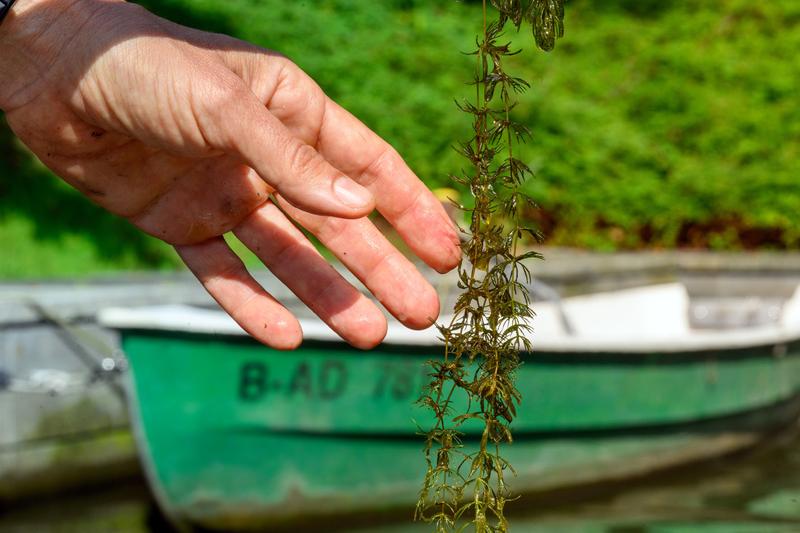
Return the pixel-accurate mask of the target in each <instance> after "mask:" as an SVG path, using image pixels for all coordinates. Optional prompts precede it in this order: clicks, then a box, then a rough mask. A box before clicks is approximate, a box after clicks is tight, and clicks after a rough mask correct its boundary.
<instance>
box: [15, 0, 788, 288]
mask: <svg viewBox="0 0 800 533" xmlns="http://www.w3.org/2000/svg"><path fill="white" fill-rule="evenodd" d="M141 3H142V4H144V5H145V6H147V7H149V8H150V9H152V10H154V11H156V12H158V13H160V14H162V15H163V16H166V17H168V18H171V19H173V20H176V21H178V22H182V23H184V24H187V25H192V26H197V27H201V28H205V29H208V30H211V31H220V32H226V33H232V34H235V35H237V36H238V37H241V38H244V39H248V40H250V41H253V42H256V43H258V44H260V45H263V46H265V47H269V48H273V49H276V50H279V51H281V52H283V53H285V54H287V55H289V56H290V57H291V58H292V59H293V60H294V61H296V62H297V63H298V64H300V65H301V66H302V67H303V68H304V69H305V70H306V71H307V72H309V74H311V75H312V76H314V77H315V78H316V79H317V80H318V81H319V83H320V85H322V87H323V88H324V89H325V90H326V91H327V92H328V93H329V94H330V95H331V96H332V97H333V98H335V99H336V100H338V101H339V102H341V103H342V104H343V105H344V106H345V107H347V108H348V109H350V110H351V111H352V112H353V113H354V114H356V115H357V116H359V117H360V118H361V119H362V120H364V121H365V122H366V123H367V124H368V125H369V126H370V127H372V128H373V129H375V130H376V131H377V132H379V133H380V134H381V135H383V136H384V137H385V138H387V139H388V140H389V141H390V142H392V144H394V145H395V146H396V147H397V148H398V149H399V150H400V151H401V152H402V153H403V154H404V155H405V156H406V158H407V159H408V161H409V163H410V164H411V166H412V167H413V168H414V169H415V170H416V171H417V172H418V173H419V174H420V176H421V177H422V178H423V179H424V180H425V181H426V182H427V183H428V184H429V185H431V186H442V185H445V184H447V183H448V179H447V176H448V174H450V173H453V172H457V171H458V170H459V169H460V167H461V166H462V165H463V162H462V161H461V160H460V159H459V157H458V156H457V155H456V154H455V152H454V151H453V150H452V149H451V146H452V144H453V143H454V142H455V141H456V140H459V139H463V138H464V137H465V135H466V134H467V132H468V131H469V124H468V122H467V119H466V118H465V117H464V116H462V114H461V113H459V112H457V111H456V110H455V107H454V105H453V100H454V98H461V97H469V96H470V95H471V94H472V89H471V88H470V87H469V86H467V85H466V84H465V82H466V81H468V79H469V78H470V76H471V73H472V70H471V69H472V67H473V58H472V57H470V56H468V55H465V54H462V53H459V51H468V50H469V49H470V48H471V47H472V46H474V34H475V30H476V27H477V24H479V23H480V20H481V18H480V2H476V1H474V0H470V1H468V2H458V1H456V0H425V1H423V0H382V1H380V2H364V1H363V0H295V1H292V2H279V1H277V0H226V1H225V2H218V1H216V0H144V1H142V2H141ZM511 37H513V40H514V41H515V45H517V46H518V47H522V48H525V49H527V51H530V52H533V50H531V48H532V43H531V39H530V37H529V36H528V35H520V36H510V38H511ZM798 50H800V2H797V1H796V0H772V1H770V2H753V1H752V0H678V1H674V2H664V1H659V0H604V1H603V2H597V1H593V0H572V1H571V2H569V3H568V12H567V36H566V38H565V39H564V40H562V41H561V43H560V44H559V46H558V47H557V48H556V50H555V51H554V52H553V53H551V54H542V53H535V52H533V53H528V54H523V55H520V56H517V58H516V60H515V62H516V64H515V66H514V69H513V70H514V71H515V72H517V73H519V75H521V76H523V77H525V78H527V79H529V80H531V81H533V87H532V89H531V90H530V92H529V93H528V95H527V96H526V97H525V98H523V99H522V102H521V104H520V106H519V107H518V108H517V114H518V116H519V117H521V118H522V119H523V120H524V121H525V122H527V123H528V124H529V125H530V127H531V129H532V130H533V132H534V138H533V140H532V142H531V143H530V146H529V147H528V148H527V149H526V151H525V152H524V156H525V157H526V159H528V160H529V161H530V162H531V164H532V167H533V168H534V169H535V170H536V173H537V175H536V178H535V179H534V180H532V181H531V182H530V184H529V188H530V192H531V193H532V194H533V195H534V196H535V197H536V198H537V199H538V200H539V203H540V205H541V209H539V210H536V211H531V212H530V213H529V216H530V218H531V219H532V220H534V221H536V222H537V223H538V224H539V225H540V226H541V228H542V229H543V230H544V232H545V235H546V236H547V239H548V242H549V243H551V244H558V245H574V246H584V247H590V248H596V249H617V248H641V247H675V246H689V247H710V248H718V249H719V248H721V249H731V248H733V249H735V248H754V247H772V248H798V247H799V246H800V223H797V222H796V221H795V220H794V218H795V213H797V212H800V179H798V178H800V172H799V171H800V165H799V164H798V162H797V161H798V155H800V154H799V153H798V152H800V103H798V98H797V94H798V92H799V91H798V80H800V54H798V53H797V51H798ZM9 142H10V141H9V140H8V139H7V138H3V137H2V136H1V135H0V149H2V152H0V153H2V158H3V159H4V161H3V162H2V164H0V238H2V239H3V240H5V239H6V238H7V237H5V236H4V235H7V234H8V230H7V228H6V229H4V227H5V226H4V225H7V224H8V222H7V221H8V213H9V212H10V210H9V209H8V206H7V205H6V206H3V204H2V202H3V200H2V198H3V195H5V194H6V193H5V192H2V191H3V190H4V189H3V187H5V188H6V189H7V188H8V181H9V180H10V179H23V178H20V177H18V176H17V177H13V178H12V177H10V175H9V170H8V169H9V168H10V167H9V165H10V163H9V162H8V161H7V160H8V159H9V157H10V156H9V154H11V153H19V152H18V151H17V150H15V149H12V148H11V147H10V146H9ZM17 158H18V159H19V158H21V161H17V162H16V163H15V165H17V167H20V166H21V168H24V169H36V166H35V165H33V164H32V163H31V164H29V163H30V162H29V161H28V160H27V156H26V155H24V154H21V155H19V156H17ZM26 171H27V170H26ZM31 172H33V173H34V174H37V175H38V174H40V173H41V172H42V171H41V169H36V170H31ZM24 179H25V180H26V183H27V180H30V183H31V184H33V183H34V181H33V179H34V176H25V177H24ZM41 179H43V178H39V177H38V176H37V177H36V182H35V183H36V184H37V185H36V186H37V187H42V186H41V181H40V180H41ZM29 186H33V185H29ZM42 191H43V193H47V194H56V193H53V192H52V191H49V189H48V188H47V187H42ZM40 196H41V195H40ZM69 205H73V204H71V203H70V204H69ZM70 209H72V207H70ZM75 209H77V208H75ZM13 212H15V213H24V209H20V208H18V209H15V210H14V211H13ZM81 216H83V215H81ZM85 216H87V217H89V216H90V217H100V218H99V219H102V220H107V219H106V218H102V217H104V215H101V214H100V213H99V212H98V211H96V210H90V211H87V214H86V215H85ZM51 218H52V221H51V223H52V224H56V225H57V224H60V223H62V222H61V220H60V219H61V218H63V217H62V216H61V215H59V213H58V211H54V212H53V215H52V217H51ZM109 224H110V222H106V223H103V224H100V225H98V227H106V226H108V227H109V228H110V229H109V231H118V228H117V227H115V226H113V225H110V226H109ZM79 226H80V225H75V224H73V225H72V226H71V227H72V228H73V229H79V230H80V232H83V231H85V232H87V233H88V234H90V235H91V234H92V233H93V232H94V231H95V230H94V229H93V228H94V226H95V225H93V224H86V227H85V228H83V227H79ZM4 231H5V232H6V233H3V232H4ZM125 235H126V237H125V242H134V243H136V242H137V240H136V238H134V237H133V234H127V233H126V234H125ZM40 237H41V232H39V234H37V232H36V231H32V232H31V238H32V239H39V238H40ZM75 238H78V236H77V233H76V234H75ZM87 238H89V239H90V240H91V237H87ZM40 244H41V246H47V245H48V243H47V242H44V243H40ZM92 246H93V247H94V249H95V250H96V252H97V253H95V255H98V254H99V256H102V260H103V261H104V262H105V263H104V264H109V265H113V264H116V263H119V264H122V265H125V266H128V265H131V264H138V265H148V266H151V265H165V264H166V265H169V264H172V261H173V259H172V258H170V257H169V254H167V255H164V251H163V248H162V249H159V248H158V246H157V245H154V244H150V243H149V242H146V241H143V244H142V245H141V246H143V248H138V249H135V253H134V255H135V256H136V257H134V258H130V257H128V256H125V257H127V258H125V259H122V257H123V256H124V254H122V255H120V256H119V257H118V258H115V255H114V253H108V254H107V253H106V250H111V251H112V252H113V249H114V247H113V246H112V243H111V242H110V241H109V240H108V239H106V240H105V241H104V240H103V239H99V240H98V239H96V242H95V243H94V244H92ZM109 247H110V248H109ZM87 261H88V259H87ZM6 270H8V269H6ZM3 271H4V269H3V266H2V264H0V274H2V273H3Z"/></svg>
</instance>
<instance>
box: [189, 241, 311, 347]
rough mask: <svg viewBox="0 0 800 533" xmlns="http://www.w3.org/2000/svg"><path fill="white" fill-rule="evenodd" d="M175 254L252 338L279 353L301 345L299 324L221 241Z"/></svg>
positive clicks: (301, 338) (301, 332)
mask: <svg viewBox="0 0 800 533" xmlns="http://www.w3.org/2000/svg"><path fill="white" fill-rule="evenodd" d="M175 250H176V251H177V252H178V255H180V257H181V259H182V260H183V262H184V263H186V266H187V267H189V270H191V271H192V273H194V275H195V276H196V277H197V279H198V280H200V283H202V284H203V287H205V289H206V290H207V291H208V293H209V294H210V295H211V296H212V297H213V298H214V300H216V301H217V303H218V304H219V305H220V306H221V307H222V308H223V309H224V310H225V311H226V312H227V313H228V314H229V315H230V316H231V317H232V318H233V319H234V320H235V321H236V323H237V324H239V325H240V326H241V327H242V329H244V330H245V331H246V332H247V333H249V334H250V335H251V336H252V337H254V338H255V339H256V340H258V341H259V342H261V343H263V344H266V345H267V346H270V347H272V348H275V349H277V350H293V349H295V348H297V347H298V346H299V345H300V343H301V342H302V340H303V331H302V329H301V328H300V323H299V322H298V321H297V319H296V318H295V317H294V315H292V313H291V312H289V310H288V309H286V308H285V307H284V306H283V305H281V304H280V302H278V301H277V300H276V299H275V298H274V297H273V296H272V295H270V294H269V293H268V292H267V291H265V290H264V289H263V288H262V287H261V285H259V284H258V282H256V280H254V279H253V277H252V276H251V275H250V273H249V272H247V269H246V268H245V266H244V263H242V261H241V259H239V258H238V257H237V256H236V254H234V253H233V251H232V250H231V249H230V248H229V247H228V245H227V243H226V242H225V240H224V239H223V238H222V237H216V238H214V239H211V240H208V241H205V242H202V243H200V244H192V245H188V246H176V247H175Z"/></svg>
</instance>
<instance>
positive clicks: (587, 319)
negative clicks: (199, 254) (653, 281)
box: [98, 283, 800, 355]
mask: <svg viewBox="0 0 800 533" xmlns="http://www.w3.org/2000/svg"><path fill="white" fill-rule="evenodd" d="M563 308H564V310H565V312H566V313H567V315H568V316H570V317H571V318H572V319H573V322H574V323H575V325H576V326H577V327H576V334H575V335H574V336H573V335H569V334H567V333H566V332H565V331H564V329H563V326H562V323H561V321H560V320H559V314H558V309H557V308H556V307H555V305H554V304H551V303H546V302H544V303H537V304H536V305H535V309H536V313H537V316H536V318H535V319H534V321H533V323H532V326H533V329H534V335H533V344H534V349H535V350H536V351H540V352H559V353H677V352H696V351H713V350H731V349H743V348H751V347H757V346H777V347H780V346H782V345H785V344H787V343H790V342H793V341H797V340H800V290H799V291H798V293H796V294H795V296H794V297H793V298H792V299H791V300H790V301H789V302H788V303H787V304H786V306H785V309H784V316H783V319H782V320H781V321H780V322H778V323H776V324H774V325H766V326H758V327H752V328H743V329H738V330H692V329H690V328H689V326H688V295H687V294H686V290H685V288H684V287H683V286H682V285H680V284H677V283H671V284H665V285H658V286H650V287H639V288H635V289H626V290H622V291H615V292H612V293H601V294H594V295H589V296H579V297H574V298H567V299H565V300H564V302H563ZM98 320H99V322H100V323H101V324H102V325H104V326H107V327H111V328H115V329H121V330H130V329H139V330H155V331H173V332H185V333H202V334H217V335H237V336H246V335H247V333H245V332H244V331H243V330H242V329H241V328H240V327H239V326H238V325H237V324H236V323H235V322H234V321H233V319H231V318H230V317H229V316H228V315H227V314H226V313H224V312H222V311H220V310H211V309H203V308H197V307H190V306H185V305H164V306H155V307H140V308H109V309H105V310H103V311H101V312H100V314H99V316H98ZM440 323H445V324H446V323H447V317H443V318H442V319H441V320H440ZM300 325H301V327H302V329H303V335H304V338H305V339H306V340H311V341H322V342H341V339H340V338H339V337H338V335H336V333H334V332H333V331H332V330H331V329H329V328H328V326H327V325H325V324H324V323H323V322H322V321H320V320H308V319H301V320H300ZM384 343H385V344H390V345H408V346H441V345H442V342H441V340H440V339H439V332H438V331H437V329H436V328H435V327H430V328H428V329H426V330H423V331H413V330H410V329H408V328H406V327H404V326H403V325H402V324H400V323H398V322H396V321H390V322H389V329H388V333H387V335H386V338H385V340H384ZM780 350H781V348H778V350H777V351H776V354H777V355H780V354H779V353H778V352H780Z"/></svg>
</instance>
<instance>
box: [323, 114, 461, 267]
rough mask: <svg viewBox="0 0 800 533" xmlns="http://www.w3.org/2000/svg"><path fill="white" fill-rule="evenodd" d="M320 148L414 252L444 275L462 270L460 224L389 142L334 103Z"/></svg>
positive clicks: (325, 122)
mask: <svg viewBox="0 0 800 533" xmlns="http://www.w3.org/2000/svg"><path fill="white" fill-rule="evenodd" d="M317 148H318V150H319V152H320V154H322V155H323V156H324V157H325V158H326V159H327V160H328V161H330V162H331V164H333V165H334V166H336V167H337V168H339V169H340V170H341V171H342V172H345V173H346V174H348V175H350V176H352V177H353V179H355V180H356V181H358V182H359V183H360V184H362V185H363V186H364V187H366V188H367V189H369V191H370V192H371V193H372V194H373V196H374V197H375V202H376V207H377V208H378V211H380V213H381V214H382V215H383V216H384V217H385V218H386V220H388V221H389V223H391V224H392V226H394V228H395V229H396V230H397V232H398V233H399V234H400V236H401V237H402V238H403V240H404V241H405V242H406V243H407V244H408V245H409V247H410V248H411V249H412V250H413V251H414V253H415V254H416V255H417V256H418V257H419V258H420V259H422V260H423V261H425V262H426V263H427V264H428V265H429V266H431V267H432V268H434V269H435V270H437V271H439V272H447V271H449V270H451V269H453V268H454V267H455V266H457V265H458V262H459V261H460V259H461V249H460V246H459V238H458V234H457V232H456V228H455V225H454V224H453V222H452V221H451V220H450V218H449V217H448V216H447V213H446V212H445V210H444V207H443V206H442V204H441V202H440V201H439V200H438V199H437V198H436V197H435V196H434V195H433V194H432V193H431V191H430V190H428V188H427V187H426V186H425V184H424V183H423V182H422V181H421V180H420V179H419V178H418V177H417V176H416V175H415V174H414V172H412V171H411V169H410V168H409V167H408V165H406V163H405V162H404V161H403V158H402V157H400V155H399V154H398V153H397V151H396V150H395V149H394V148H392V147H391V146H390V145H389V144H388V143H386V142H385V141H383V140H382V139H381V138H380V137H378V136H377V135H376V134H374V133H373V132H372V131H370V130H369V128H367V127H366V126H365V125H364V124H362V123H361V121H359V120H358V119H356V118H355V117H354V116H353V115H351V114H350V113H348V112H347V111H345V110H344V109H343V108H342V107H340V106H339V105H338V104H336V103H335V102H333V101H331V100H328V102H327V108H326V111H325V115H324V121H323V123H322V127H321V128H320V133H319V139H318V141H317Z"/></svg>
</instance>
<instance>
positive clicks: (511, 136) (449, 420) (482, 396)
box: [416, 0, 564, 533]
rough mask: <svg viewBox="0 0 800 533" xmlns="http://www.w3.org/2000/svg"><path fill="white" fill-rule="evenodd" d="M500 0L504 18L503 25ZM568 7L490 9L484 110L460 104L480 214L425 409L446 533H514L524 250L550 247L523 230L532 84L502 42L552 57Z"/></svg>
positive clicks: (481, 41)
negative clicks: (510, 36)
mask: <svg viewBox="0 0 800 533" xmlns="http://www.w3.org/2000/svg"><path fill="white" fill-rule="evenodd" d="M489 2H490V3H491V5H492V6H493V7H494V8H495V10H496V18H495V19H494V20H491V21H490V20H489V17H490V14H489V6H488V5H487V4H488V3H489ZM563 4H564V0H483V25H482V32H481V34H480V36H479V37H478V39H477V40H476V45H477V47H476V49H475V50H474V51H473V52H472V54H473V55H475V57H476V60H477V66H476V71H475V76H474V80H473V84H474V86H475V101H474V102H468V101H466V102H462V103H459V104H458V107H459V109H461V110H462V111H463V112H465V113H468V114H469V115H471V116H472V125H473V133H472V137H471V138H470V139H469V140H468V141H466V142H462V143H460V145H459V146H458V150H459V152H460V153H461V154H462V155H463V156H464V157H465V158H466V159H467V160H468V161H469V162H470V167H471V168H470V170H469V171H465V172H464V175H462V176H454V177H453V180H455V182H456V183H458V184H460V185H462V186H464V187H466V188H468V189H469V191H470V192H471V194H472V197H473V205H472V206H471V207H469V208H464V207H463V206H459V207H461V208H462V209H464V210H465V211H466V212H467V213H468V214H469V221H470V223H469V230H468V232H467V234H468V240H467V242H466V244H465V245H464V247H463V250H464V252H463V260H462V262H461V265H460V267H459V269H458V287H459V289H460V290H461V291H462V292H461V293H460V294H459V296H458V298H457V299H456V302H455V306H454V313H453V318H452V319H451V321H450V323H449V324H448V325H446V326H445V325H441V326H439V331H440V334H441V337H442V340H443V341H444V344H445V354H444V358H443V359H442V360H438V361H431V362H430V363H429V364H430V369H431V372H430V378H431V380H430V383H429V384H428V385H427V387H426V389H425V392H424V393H423V395H422V397H421V398H420V400H419V403H420V404H421V405H423V406H424V407H426V408H428V409H429V410H430V411H432V413H433V415H434V418H435V423H434V427H433V428H432V429H430V431H428V432H427V433H426V441H425V459H426V463H427V471H426V475H425V481H424V484H423V487H422V490H421V491H420V497H419V501H418V503H417V508H416V517H417V519H419V520H424V521H427V522H430V523H432V524H433V525H434V528H435V531H436V533H448V532H451V531H463V530H464V529H465V528H467V527H468V526H469V525H474V528H475V531H476V532H477V533H488V532H505V531H508V521H507V520H506V517H505V506H506V503H507V502H508V501H509V500H510V498H511V495H510V492H509V488H508V485H507V484H506V474H507V473H509V472H511V473H513V468H512V466H511V465H510V464H509V463H508V462H507V461H506V460H505V459H503V457H502V455H501V445H502V444H504V443H510V442H511V441H512V434H511V429H510V424H511V423H512V421H513V420H514V417H515V416H516V410H517V406H518V405H519V403H520V400H521V397H520V394H519V391H518V390H517V388H516V386H515V384H514V377H515V373H516V370H517V368H518V367H519V364H520V357H519V353H520V350H525V351H528V350H530V349H531V341H530V333H531V326H530V323H531V319H532V318H533V311H532V309H531V307H530V301H529V295H528V289H527V286H526V285H527V284H528V283H530V278H531V273H530V270H529V268H528V266H526V264H525V262H526V261H527V260H529V259H533V258H538V257H540V256H539V254H538V253H537V252H534V251H525V250H520V241H521V240H523V238H525V237H533V238H534V239H538V238H539V234H538V233H537V231H536V230H534V229H532V228H528V227H524V226H523V225H522V223H521V212H522V209H523V208H524V207H525V206H528V205H532V204H533V201H532V200H531V199H530V198H529V197H528V196H526V195H525V194H524V193H522V192H521V190H520V185H521V184H522V183H523V182H524V181H525V180H526V179H527V178H528V177H529V176H530V175H531V170H530V168H528V166H527V165H526V164H525V163H524V162H523V161H522V160H520V159H518V158H517V157H516V156H515V146H516V145H517V144H518V143H521V142H525V140H526V139H527V138H529V131H528V129H527V128H526V127H525V126H524V125H522V124H519V123H517V122H515V121H514V120H513V119H512V111H513V109H514V106H515V99H516V96H517V95H518V94H521V93H523V92H524V91H525V89H527V88H528V87H529V84H528V82H526V81H525V80H523V79H520V78H517V77H514V76H511V75H510V74H508V73H507V72H506V70H505V60H506V59H507V58H508V57H509V56H512V55H515V54H517V53H518V51H515V50H512V49H511V47H510V44H509V43H506V42H503V41H501V39H503V36H504V33H503V32H504V30H505V29H506V27H507V26H509V25H512V26H513V27H515V28H516V29H517V30H519V29H520V28H521V27H522V26H523V25H530V27H531V28H532V31H533V36H534V38H535V40H536V44H537V45H538V46H539V48H541V49H543V50H546V51H549V50H552V49H553V47H554V46H555V42H556V39H557V38H559V37H561V36H562V35H563V34H564V25H563V20H564V5H563ZM459 397H462V398H463V397H466V399H467V405H468V407H467V410H466V412H464V413H460V414H458V415H456V416H454V413H453V405H454V402H455V401H456V400H457V399H458V398H459ZM467 425H470V426H472V427H482V431H481V434H480V444H479V445H477V446H465V445H464V443H462V437H463V436H464V429H465V426H467Z"/></svg>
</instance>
